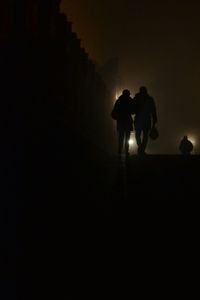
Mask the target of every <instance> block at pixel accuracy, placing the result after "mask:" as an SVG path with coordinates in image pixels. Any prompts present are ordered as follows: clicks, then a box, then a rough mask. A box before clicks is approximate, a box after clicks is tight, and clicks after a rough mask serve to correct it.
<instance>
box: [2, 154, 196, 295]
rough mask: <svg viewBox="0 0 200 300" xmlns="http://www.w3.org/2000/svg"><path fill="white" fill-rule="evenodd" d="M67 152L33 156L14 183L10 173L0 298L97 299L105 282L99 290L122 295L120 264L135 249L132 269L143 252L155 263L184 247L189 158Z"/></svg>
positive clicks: (128, 261) (188, 231)
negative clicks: (63, 158)
mask: <svg viewBox="0 0 200 300" xmlns="http://www.w3.org/2000/svg"><path fill="white" fill-rule="evenodd" d="M81 153H82V152H81ZM36 157H37V156H36ZM72 157H73V156H71V157H69V159H68V160H67V161H65V163H63V161H61V162H60V161H59V159H58V160H56V161H54V162H52V164H51V165H49V161H50V160H49V158H48V159H47V160H46V161H43V164H42V165H41V160H40V164H37V161H38V160H36V161H35V162H34V161H33V162H32V164H31V166H29V170H28V173H26V174H27V175H28V176H27V177H26V178H23V179H24V181H23V183H24V184H23V186H22V185H21V184H19V182H21V177H20V179H19V181H15V184H14V182H12V180H11V181H10V182H12V183H13V186H12V188H13V190H12V189H8V190H9V192H10V194H9V195H7V199H6V197H4V200H5V203H4V202H3V201H2V203H4V204H2V205H3V206H2V207H3V209H2V210H1V212H2V215H1V222H2V227H3V228H4V229H5V230H4V231H3V233H4V234H3V235H2V239H1V240H2V245H3V247H2V249H3V251H4V256H3V259H2V263H1V265H2V266H3V268H2V270H3V271H4V277H3V278H4V281H3V285H2V291H4V292H5V296H4V298H3V299H55V298H56V299H75V298H76V299H81V298H83V297H84V298H85V297H86V298H90V299H99V298H100V299H102V297H103V295H105V290H107V289H108V290H109V292H107V294H106V295H107V297H108V298H109V293H111V294H112V296H113V295H114V294H116V295H117V294H118V292H119V293H120V295H121V296H120V297H122V296H123V295H124V288H122V287H121V288H120V286H121V284H122V281H123V277H124V276H125V274H124V272H125V271H124V270H123V269H124V268H130V270H131V272H132V273H134V272H135V271H136V268H137V266H136V265H137V264H138V262H139V261H140V259H141V258H140V256H142V261H140V271H141V268H143V267H142V265H143V263H144V261H146V259H147V261H148V262H147V263H151V260H153V261H154V262H155V265H156V264H157V260H159V259H160V263H161V264H162V265H163V266H164V265H165V264H166V265H167V264H168V263H169V264H170V258H169V257H171V255H172V252H173V251H174V253H177V251H178V253H179V254H178V257H177V263H178V262H179V260H180V258H181V257H182V254H181V253H182V252H184V251H185V250H186V249H188V243H189V245H190V246H191V247H193V246H194V244H193V243H194V242H195V239H196V238H195V236H196V231H197V228H198V223H199V221H198V218H199V208H198V202H199V200H198V199H199V189H200V188H199V170H200V158H199V156H191V157H183V156H146V157H137V156H133V157H130V158H129V160H127V161H125V160H123V161H118V160H117V158H113V157H107V156H106V155H104V156H101V155H100V153H99V152H96V153H95V155H93V153H90V152H89V151H88V149H87V153H83V156H82V157H80V156H78V153H77V156H76V159H74V158H73V159H72ZM13 176H14V175H13ZM31 176H33V177H32V178H31ZM4 188H5V187H4ZM12 192H13V194H12ZM184 242H185V243H186V244H185V245H184ZM172 248H173V250H172ZM153 249H154V250H153ZM158 249H159V251H158ZM178 249H179V250H178ZM151 251H152V252H151ZM165 251H167V253H168V254H166V253H165ZM158 252H159V253H158ZM161 253H163V255H164V257H165V259H164V261H163V257H160V255H161ZM164 253H165V254H164ZM193 253H194V254H195V247H194V252H193ZM149 255H150V257H149ZM184 255H185V254H184ZM161 256H162V255H161ZM191 259H192V257H191ZM186 260H187V254H186V257H185V263H184V264H185V267H186V264H187V263H186ZM132 264H135V266H134V268H133V266H132V267H131V265H132ZM155 265H154V267H155V268H156V266H155ZM166 265H165V267H166ZM130 270H129V271H130ZM179 271H180V269H179ZM5 274H6V276H5ZM122 274H124V275H123V276H122ZM138 276H139V275H138ZM171 276H173V275H171ZM129 280H130V277H129ZM119 284H120V285H119ZM127 284H132V283H131V282H127ZM16 295H17V297H16ZM70 296H71V297H72V296H73V298H69V297H70ZM113 297H114V296H113ZM111 298H112V297H111Z"/></svg>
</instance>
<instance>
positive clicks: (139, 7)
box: [62, 0, 200, 153]
mask: <svg viewBox="0 0 200 300" xmlns="http://www.w3.org/2000/svg"><path fill="white" fill-rule="evenodd" d="M62 9H63V10H64V11H65V12H66V14H67V16H68V18H69V20H70V21H72V22H73V30H74V31H76V32H77V33H78V36H79V37H80V38H81V40H82V46H83V47H85V49H86V50H87V52H88V53H89V55H90V57H91V58H92V59H93V60H94V61H95V62H96V63H97V65H100V66H103V64H104V63H106V61H107V60H109V59H111V58H112V57H115V56H118V58H119V62H120V78H121V81H122V88H129V89H130V90H131V92H132V95H134V94H135V93H136V92H137V91H138V88H139V86H141V85H146V86H147V88H148V90H149V93H150V94H151V95H152V96H153V97H154V99H155V101H156V103H157V108H158V119H159V123H158V127H159V131H160V139H159V141H157V142H153V144H151V150H152V151H154V152H155V151H156V152H160V153H176V152H178V150H177V147H178V143H179V140H180V139H181V137H182V136H183V135H188V136H189V137H191V138H192V139H195V140H196V153H199V149H198V148H199V144H200V143H199V141H198V139H199V140H200V118H199V114H200V84H199V83H200V18H199V14H200V2H198V1H194V0H190V1H179V0H176V1H172V0H168V1H155V0H151V1H150V0H143V1H142V0H141V1H133V0H123V1H122V0H115V1H114V0H109V1H108V0H95V1H94V0H76V1H74V0H63V4H62ZM108 113H109V112H108ZM154 143H155V144H154Z"/></svg>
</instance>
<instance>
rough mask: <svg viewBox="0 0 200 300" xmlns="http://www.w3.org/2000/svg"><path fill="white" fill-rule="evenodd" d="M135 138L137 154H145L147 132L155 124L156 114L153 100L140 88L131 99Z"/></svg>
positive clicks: (144, 89) (143, 88) (144, 88)
mask: <svg viewBox="0 0 200 300" xmlns="http://www.w3.org/2000/svg"><path fill="white" fill-rule="evenodd" d="M133 104H134V113H135V119H134V126H135V137H136V142H137V145H138V154H139V155H143V154H146V153H145V150H146V147H147V143H148V137H149V132H150V129H151V128H152V127H154V126H155V124H156V123H157V112H156V105H155V102H154V99H153V98H152V97H151V96H150V95H149V94H148V92H147V89H146V87H144V86H143V87H141V88H140V91H139V93H137V94H136V95H135V97H134V99H133Z"/></svg>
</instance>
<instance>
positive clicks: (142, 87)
mask: <svg viewBox="0 0 200 300" xmlns="http://www.w3.org/2000/svg"><path fill="white" fill-rule="evenodd" d="M140 94H142V95H146V94H147V88H146V87H145V86H141V87H140Z"/></svg>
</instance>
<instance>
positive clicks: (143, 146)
mask: <svg viewBox="0 0 200 300" xmlns="http://www.w3.org/2000/svg"><path fill="white" fill-rule="evenodd" d="M142 133H143V136H142V143H141V152H142V153H145V150H146V147H147V143H148V138H149V129H148V128H147V129H143V131H142Z"/></svg>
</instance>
